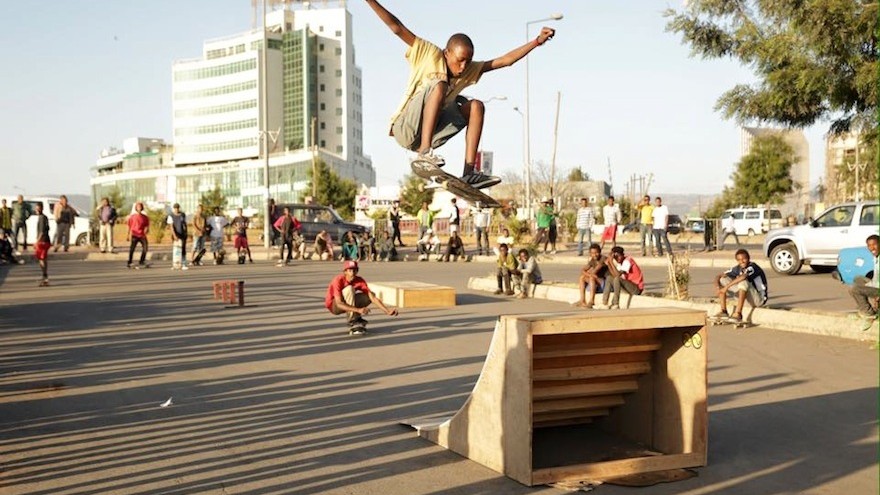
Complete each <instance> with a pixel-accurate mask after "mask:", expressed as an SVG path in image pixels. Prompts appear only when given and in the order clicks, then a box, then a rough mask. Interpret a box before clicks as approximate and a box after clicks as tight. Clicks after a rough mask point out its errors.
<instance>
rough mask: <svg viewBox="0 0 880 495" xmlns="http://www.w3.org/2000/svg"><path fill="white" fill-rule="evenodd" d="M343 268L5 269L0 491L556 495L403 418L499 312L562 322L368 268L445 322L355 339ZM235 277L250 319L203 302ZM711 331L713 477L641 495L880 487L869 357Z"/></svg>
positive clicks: (382, 320) (460, 370) (416, 319)
mask: <svg viewBox="0 0 880 495" xmlns="http://www.w3.org/2000/svg"><path fill="white" fill-rule="evenodd" d="M416 266H417V267H418V272H417V276H414V272H413V269H414V267H416ZM339 268H340V266H339V263H333V262H331V263H318V262H306V263H301V264H298V265H297V266H294V267H286V268H276V267H274V266H272V265H270V264H268V263H266V262H262V263H257V264H255V265H253V266H251V265H246V266H238V265H229V266H223V267H213V266H208V267H202V268H197V269H193V270H190V271H188V272H174V271H171V270H169V269H168V268H167V267H166V266H160V264H158V263H157V264H156V265H154V267H153V268H152V269H150V270H139V271H135V270H132V271H129V270H126V269H125V268H123V267H122V264H121V263H118V262H112V263H109V262H91V261H89V262H86V261H73V260H71V261H57V260H56V261H55V262H54V263H52V264H51V265H50V277H51V279H52V284H53V285H52V286H51V287H48V288H38V287H36V280H37V271H36V268H35V267H34V266H33V265H25V266H23V267H13V268H12V269H6V268H0V459H2V460H3V461H2V462H3V476H2V477H0V493H14V494H45V495H49V494H52V495H55V494H79V495H83V494H104V493H108V494H110V493H112V494H144V495H145V494H154V493H165V494H192V493H211V494H231V493H249V494H275V493H286V494H311V493H333V494H351V493H357V494H374V493H375V494H389V495H395V494H444V495H445V494H490V493H491V494H497V493H510V494H518V493H522V494H526V493H560V494H561V493H564V492H562V491H559V490H556V489H553V488H549V487H537V488H534V489H532V488H526V487H523V486H521V485H519V484H518V483H516V482H514V481H512V480H509V479H507V478H505V477H503V476H500V475H498V474H497V473H494V472H492V471H490V470H488V469H486V468H483V467H481V466H479V465H477V464H476V463H473V462H471V461H468V460H465V459H463V458H461V457H459V456H457V455H455V454H452V453H450V452H447V451H445V450H443V449H441V448H439V447H437V446H435V445H433V444H430V443H428V442H426V441H423V440H421V439H419V438H418V437H417V436H416V435H415V433H414V432H413V431H412V430H410V429H408V428H405V427H402V426H400V425H399V424H398V422H399V421H401V420H403V419H406V418H412V417H417V416H423V415H429V414H439V413H451V412H454V411H455V410H456V409H457V408H458V407H459V406H460V405H461V404H462V403H463V401H464V400H465V399H466V397H467V395H468V394H469V392H470V390H471V387H472V386H473V384H474V382H475V381H476V379H477V376H478V375H479V373H480V370H481V367H482V363H483V361H484V358H485V354H486V349H487V347H488V344H489V340H490V338H491V332H492V328H493V324H494V321H495V319H496V317H497V315H498V314H508V313H522V312H545V311H557V312H564V311H569V310H570V308H569V307H568V306H567V305H565V304H562V303H554V302H551V301H543V300H526V301H514V300H511V299H509V298H505V297H494V296H491V295H487V294H485V293H472V292H469V291H467V290H466V289H465V284H466V279H467V275H470V274H477V275H481V274H486V273H487V272H488V270H489V266H487V265H483V264H476V263H474V264H457V265H449V264H441V263H421V264H419V263H388V264H378V263H377V264H369V263H368V264H365V265H364V267H363V270H362V274H363V275H364V276H365V277H366V278H367V279H368V280H372V281H378V280H379V279H385V280H406V279H414V278H416V279H420V280H426V281H436V282H438V283H444V284H451V285H453V286H455V287H456V289H457V290H458V299H457V302H458V306H457V307H455V308H449V309H423V310H404V311H402V314H401V315H400V316H399V317H398V318H394V319H392V318H388V317H385V316H383V315H376V314H374V315H371V316H370V317H369V319H370V320H371V325H370V326H371V330H373V335H370V336H368V337H364V338H360V339H358V338H351V337H348V336H347V335H346V334H345V328H343V321H342V318H341V317H333V316H330V315H329V314H328V313H327V312H326V310H324V309H323V306H322V301H323V296H324V289H325V287H326V284H327V282H328V280H329V279H330V278H331V277H332V276H333V275H335V274H336V273H338V272H339ZM238 278H242V279H244V280H246V283H247V295H248V304H249V306H248V307H246V308H242V309H224V308H223V305H222V304H220V303H218V302H216V301H213V300H212V299H211V285H210V283H211V281H213V280H218V279H238ZM804 280H808V279H807V278H806V277H805V278H804ZM710 334H711V337H710V338H709V339H708V345H709V352H710V363H709V369H710V372H709V387H710V401H709V410H710V428H709V446H710V451H709V465H708V466H707V467H704V468H700V469H698V470H697V471H698V473H699V476H697V477H696V478H693V479H690V480H686V481H681V482H677V483H670V484H663V485H657V486H654V487H652V488H650V489H649V490H650V493H652V494H672V493H676V494H694V495H696V494H709V493H712V494H715V493H722V494H757V495H762V494H767V495H769V494H781V493H815V494H839V493H877V492H878V490H880V486H878V478H877V467H878V464H877V455H876V454H877V449H878V429H877V417H878V404H877V393H878V383H877V382H878V379H877V377H878V372H880V367H878V355H877V351H876V349H871V348H869V346H868V345H867V344H864V343H859V342H853V341H849V340H843V339H835V338H828V337H816V336H812V335H801V334H797V333H791V332H777V331H773V330H768V329H763V328H760V327H755V328H751V329H748V330H745V331H742V330H738V331H734V330H733V329H730V328H727V327H712V329H711V332H710ZM169 398H172V405H170V406H168V407H160V404H161V403H164V402H165V401H167V400H168V399H169ZM644 491H645V489H633V488H622V487H615V486H610V485H604V486H601V487H599V488H598V489H597V491H596V493H599V494H624V493H626V494H634V493H637V492H638V493H641V492H644Z"/></svg>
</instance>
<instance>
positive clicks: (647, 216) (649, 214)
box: [639, 205, 654, 225]
mask: <svg viewBox="0 0 880 495" xmlns="http://www.w3.org/2000/svg"><path fill="white" fill-rule="evenodd" d="M639 213H641V217H642V224H643V225H654V205H645V206H642V208H641V209H640V210H639Z"/></svg>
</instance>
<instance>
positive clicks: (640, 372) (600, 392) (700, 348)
mask: <svg viewBox="0 0 880 495" xmlns="http://www.w3.org/2000/svg"><path fill="white" fill-rule="evenodd" d="M706 344H707V335H706V313H704V312H702V311H693V310H686V309H677V308H651V309H630V310H622V311H601V312H600V311H591V312H584V311H579V312H577V313H563V314H559V313H554V314H529V315H513V316H501V317H500V318H499V320H498V322H497V324H496V327H495V332H494V335H493V337H492V342H491V344H490V347H489V351H488V356H487V357H486V362H485V364H484V365H483V370H482V372H481V373H480V377H479V379H478V381H477V383H476V385H475V386H474V390H473V392H472V393H471V396H470V397H469V398H468V399H467V401H466V402H465V404H464V405H463V406H462V408H461V409H460V410H459V411H458V412H457V413H456V414H455V415H454V416H452V417H450V418H447V419H443V420H413V421H410V422H408V423H409V424H411V425H412V426H413V427H415V428H416V429H417V430H418V432H419V435H421V436H422V437H424V438H427V439H429V440H431V441H433V442H435V443H437V444H439V445H441V446H443V447H446V448H448V449H450V450H452V451H454V452H457V453H458V454H461V455H463V456H465V457H468V458H470V459H472V460H474V461H476V462H479V463H480V464H483V465H485V466H487V467H489V468H491V469H494V470H495V471H498V472H500V473H503V474H505V475H507V476H509V477H511V478H513V479H515V480H517V481H519V482H520V483H523V484H525V485H530V486H531V485H538V484H545V483H553V482H559V481H576V480H584V479H594V480H595V479H610V478H615V477H620V476H625V475H630V474H636V473H644V472H651V471H660V470H666V469H673V468H683V467H695V466H703V465H705V464H706V449H707V440H708V439H707V436H708V413H707V394H706V384H707V376H706V375H707V374H706V356H707V352H706V350H707V349H706Z"/></svg>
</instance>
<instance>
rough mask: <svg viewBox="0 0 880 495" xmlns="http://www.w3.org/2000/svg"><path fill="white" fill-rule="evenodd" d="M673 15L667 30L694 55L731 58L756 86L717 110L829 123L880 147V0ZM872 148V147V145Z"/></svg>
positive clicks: (753, 5) (734, 0)
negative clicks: (879, 129) (747, 71)
mask: <svg viewBox="0 0 880 495" xmlns="http://www.w3.org/2000/svg"><path fill="white" fill-rule="evenodd" d="M685 5H686V7H684V9H683V10H682V11H676V10H674V9H667V10H666V12H665V13H664V15H665V16H666V17H667V19H669V21H668V23H667V25H666V29H667V31H672V32H675V33H678V34H680V35H681V36H682V38H683V41H684V42H685V43H687V44H689V45H690V46H691V48H692V52H693V54H694V55H700V56H702V57H703V58H725V57H729V58H733V59H735V60H739V61H740V62H741V63H743V64H744V65H746V66H749V67H751V68H752V69H753V70H754V72H755V75H756V76H757V77H758V82H757V83H755V84H752V85H747V84H738V85H736V86H734V87H733V88H732V89H730V90H728V91H727V92H725V93H724V94H723V95H721V97H720V98H719V100H718V103H717V105H716V109H717V110H721V111H722V112H723V113H724V115H725V117H726V118H736V120H737V121H739V122H749V121H757V122H772V123H776V124H781V125H784V126H792V127H806V126H810V125H812V124H814V123H816V122H819V121H825V120H830V121H831V125H830V131H831V133H833V134H838V133H842V132H846V131H849V130H854V131H859V132H861V133H862V134H863V136H865V139H866V140H867V141H868V142H869V143H876V141H877V118H876V115H877V84H876V78H877V73H878V67H880V64H878V55H880V50H878V46H877V31H875V29H876V26H877V15H878V10H877V2H876V1H874V2H868V1H864V0H823V1H816V2H802V1H791V0H761V1H758V0H689V1H688V2H686V4H685ZM870 147H874V146H873V145H872V146H870Z"/></svg>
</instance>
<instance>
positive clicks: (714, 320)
mask: <svg viewBox="0 0 880 495" xmlns="http://www.w3.org/2000/svg"><path fill="white" fill-rule="evenodd" d="M708 321H709V325H710V326H713V327H714V326H717V325H733V327H734V328H746V327H750V326H752V324H751V323H749V322H748V321H747V320H734V319H733V318H731V317H729V316H709V318H708Z"/></svg>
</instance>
